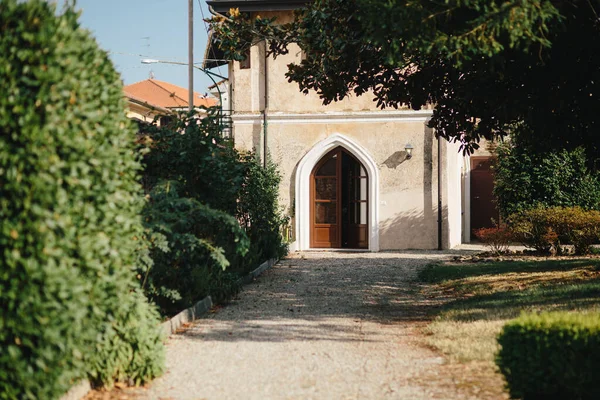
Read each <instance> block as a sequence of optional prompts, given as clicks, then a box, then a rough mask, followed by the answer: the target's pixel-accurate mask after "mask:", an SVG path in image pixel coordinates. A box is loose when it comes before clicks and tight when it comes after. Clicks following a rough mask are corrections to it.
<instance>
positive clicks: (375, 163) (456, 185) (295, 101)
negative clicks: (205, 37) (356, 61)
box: [205, 0, 491, 251]
mask: <svg viewBox="0 0 600 400" xmlns="http://www.w3.org/2000/svg"><path fill="white" fill-rule="evenodd" d="M305 3H306V1H301V0H298V1H295V0H292V1H273V0H264V1H259V0H213V1H208V4H209V6H210V7H211V11H212V12H213V13H222V14H226V13H227V12H228V11H229V10H230V9H231V8H239V10H240V11H241V12H250V13H260V15H261V16H262V17H272V16H277V17H278V20H279V21H281V22H286V21H290V19H291V18H293V9H295V8H297V7H300V6H301V5H303V4H305ZM210 45H211V44H209V46H210ZM214 51H216V50H213V53H212V54H215V53H214ZM207 54H211V52H210V51H208V52H207ZM301 57H302V54H301V51H300V49H299V48H298V47H293V48H291V49H290V52H289V54H287V55H285V56H279V57H277V59H273V58H272V57H266V51H265V44H264V42H263V43H258V44H257V45H255V46H253V47H252V48H251V51H250V56H249V58H248V60H246V61H245V62H242V63H240V62H237V61H236V62H230V63H229V64H228V65H229V80H230V82H229V84H230V102H231V107H232V120H233V138H234V140H235V145H236V147H238V148H239V149H247V150H251V149H255V150H256V151H257V152H258V153H259V154H260V155H261V157H264V155H265V154H268V155H269V157H271V159H272V160H273V161H275V162H276V163H277V164H278V165H279V169H280V171H281V174H282V176H283V179H282V183H281V187H280V198H281V203H282V204H283V205H284V207H285V208H286V209H287V212H288V213H289V215H290V217H291V218H292V221H293V229H292V231H293V238H292V241H293V243H292V249H294V250H307V249H319V248H338V249H368V250H371V251H380V250H397V249H436V248H438V246H441V247H443V248H452V247H454V246H456V245H458V244H460V243H461V242H464V241H469V240H470V234H469V232H470V231H471V223H470V221H471V203H472V201H473V200H475V201H478V200H481V194H479V198H478V199H472V198H471V197H472V196H471V195H470V186H471V185H470V184H471V179H470V170H471V163H472V161H473V163H474V166H475V167H476V169H477V168H479V167H481V168H483V169H484V170H485V169H487V168H488V166H489V162H488V158H489V157H488V154H485V153H483V154H480V155H479V156H480V157H483V158H474V159H473V160H470V159H469V158H468V157H466V158H465V157H463V155H462V153H459V151H458V150H459V146H458V145H457V144H451V143H448V142H446V141H444V140H440V141H438V140H437V139H436V137H435V135H434V132H433V131H432V129H430V128H428V127H427V122H428V120H429V118H430V117H431V114H432V110H431V109H422V110H418V111H414V110H411V109H399V110H385V111H382V110H379V109H377V108H376V107H375V103H374V102H373V101H372V97H371V96H369V95H368V94H366V95H363V96H361V97H350V98H346V99H344V100H342V101H339V102H334V103H332V104H330V105H327V106H325V105H323V103H322V101H321V100H320V99H319V97H318V96H317V95H316V94H315V93H309V94H308V95H304V94H302V93H301V92H300V91H299V89H298V86H297V85H296V84H293V83H288V81H287V79H286V78H285V73H286V71H287V65H288V64H290V63H294V62H299V61H300V60H301ZM214 58H215V59H216V58H219V57H214ZM216 65H218V63H214V62H213V63H212V64H210V65H205V66H207V67H214V66H216ZM411 151H412V155H411V154H410V152H411ZM477 166H479V167H477ZM481 168H480V169H481ZM487 175H488V176H489V169H487ZM438 176H439V177H440V180H439V181H438ZM480 176H483V175H481V174H480ZM486 179H487V181H486V182H488V181H489V179H488V178H486ZM438 183H439V185H438ZM480 186H481V185H480ZM483 186H485V185H483ZM488 186H489V185H488ZM438 188H439V189H440V190H438ZM486 188H487V186H486ZM490 188H491V186H490ZM486 190H488V189H486ZM489 195H490V196H491V193H490V194H489ZM484 202H487V203H488V204H487V206H488V208H489V206H490V204H491V203H490V201H489V199H488V200H485V201H484ZM439 205H441V207H440V206H439ZM480 208H482V207H477V209H480ZM438 212H439V214H438ZM475 214H477V212H475ZM438 215H441V224H438ZM485 218H486V217H483V220H485ZM488 219H489V218H488Z"/></svg>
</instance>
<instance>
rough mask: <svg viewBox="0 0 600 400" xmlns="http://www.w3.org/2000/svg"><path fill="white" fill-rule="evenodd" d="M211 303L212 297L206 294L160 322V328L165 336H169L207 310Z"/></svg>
mask: <svg viewBox="0 0 600 400" xmlns="http://www.w3.org/2000/svg"><path fill="white" fill-rule="evenodd" d="M212 305H213V302H212V299H211V298H210V296H206V297H205V298H203V299H202V300H200V301H199V302H197V303H196V304H195V305H193V306H192V307H190V308H187V309H185V310H183V311H182V312H180V313H179V314H177V315H176V316H174V317H173V318H171V319H169V320H168V321H165V322H163V323H162V324H160V328H161V330H162V331H163V332H164V334H165V335H166V336H169V335H171V334H173V333H175V332H177V330H178V329H179V328H181V326H182V325H183V324H187V323H188V322H192V321H194V320H195V319H196V318H197V317H199V316H200V315H202V314H205V313H206V312H208V310H210V308H211V307H212Z"/></svg>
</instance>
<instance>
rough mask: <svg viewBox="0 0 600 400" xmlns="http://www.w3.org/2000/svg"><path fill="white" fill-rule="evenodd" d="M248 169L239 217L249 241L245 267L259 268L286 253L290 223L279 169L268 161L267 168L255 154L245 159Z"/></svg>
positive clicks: (243, 160) (239, 206)
mask: <svg viewBox="0 0 600 400" xmlns="http://www.w3.org/2000/svg"><path fill="white" fill-rule="evenodd" d="M242 162H243V164H244V166H245V174H244V178H245V179H244V185H243V186H242V188H241V191H240V193H239V201H238V209H237V213H236V216H237V218H238V220H239V221H240V223H241V224H242V227H243V228H244V230H245V231H246V234H247V235H248V238H249V239H250V251H249V253H248V254H247V255H246V257H244V259H243V264H244V265H245V266H246V268H245V270H244V271H243V272H247V269H248V267H250V268H252V267H256V266H258V265H259V264H260V263H262V262H263V261H265V260H269V259H271V258H280V257H282V256H284V255H285V254H286V253H287V245H286V244H285V243H284V241H283V239H282V234H281V230H282V227H283V226H285V225H286V224H287V223H288V218H287V217H284V216H283V214H282V211H281V209H280V207H279V183H280V182H281V176H280V175H279V172H278V170H277V167H276V165H275V164H274V163H273V162H272V161H271V160H268V162H267V165H266V167H264V166H263V165H261V164H260V162H259V160H257V158H256V156H255V155H254V154H248V155H246V156H244V157H243V158H242Z"/></svg>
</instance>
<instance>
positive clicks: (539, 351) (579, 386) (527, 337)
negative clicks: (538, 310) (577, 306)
mask: <svg viewBox="0 0 600 400" xmlns="http://www.w3.org/2000/svg"><path fill="white" fill-rule="evenodd" d="M498 343H499V344H500V351H499V353H498V356H497V358H496V364H497V365H498V367H499V368H500V371H501V372H502V373H503V374H504V377H505V378H506V382H507V385H508V389H509V391H510V395H511V397H512V398H519V399H524V400H530V399H570V400H588V399H589V400H592V399H600V385H599V384H598V382H600V368H598V366H599V365H600V315H598V314H596V313H593V314H573V313H564V312H563V313H544V314H540V315H536V314H524V315H522V316H521V317H519V318H517V319H516V320H514V321H512V322H509V323H508V324H507V325H506V326H505V327H504V328H503V329H502V332H501V333H500V335H499V337H498Z"/></svg>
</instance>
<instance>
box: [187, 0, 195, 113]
mask: <svg viewBox="0 0 600 400" xmlns="http://www.w3.org/2000/svg"><path fill="white" fill-rule="evenodd" d="M188 58H189V60H188V62H189V65H188V90H189V93H188V111H189V112H190V113H191V112H192V111H194V1H193V0H189V1H188Z"/></svg>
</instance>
